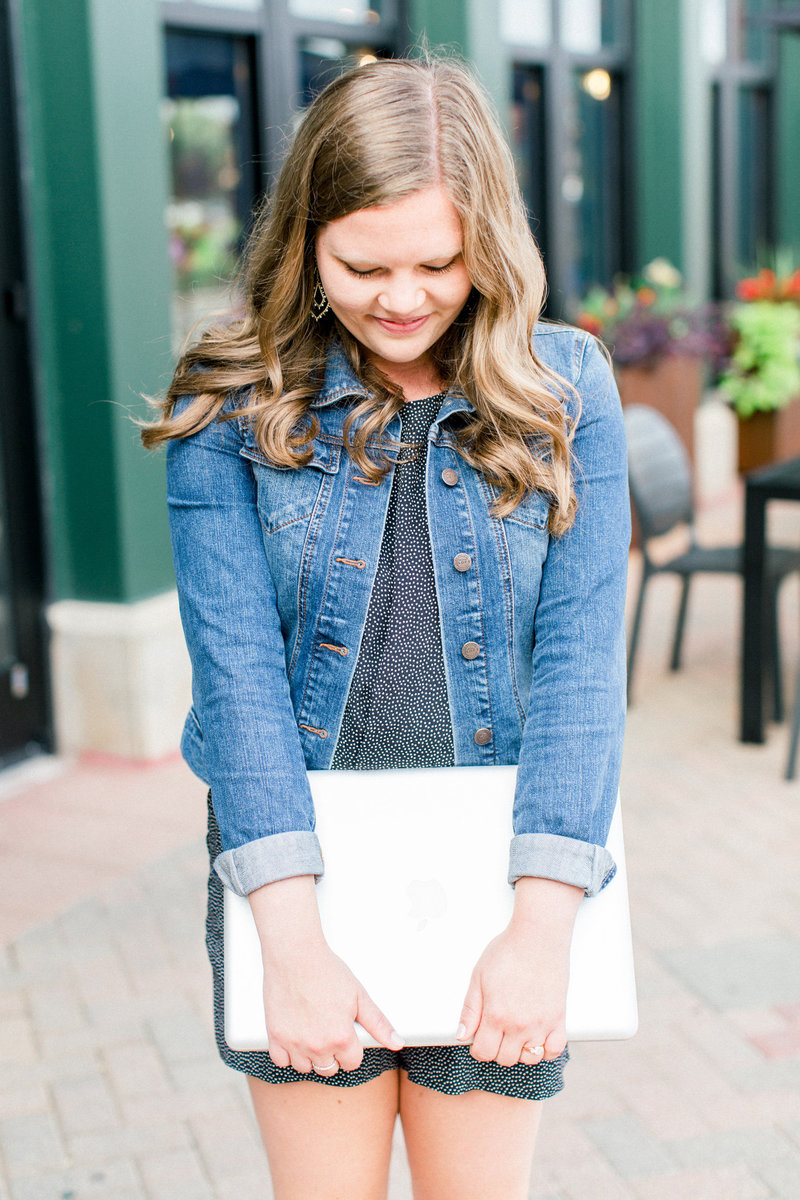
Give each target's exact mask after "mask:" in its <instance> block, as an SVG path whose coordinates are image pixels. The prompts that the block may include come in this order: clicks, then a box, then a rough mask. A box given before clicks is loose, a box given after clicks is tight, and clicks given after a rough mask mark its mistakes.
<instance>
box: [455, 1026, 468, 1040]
mask: <svg viewBox="0 0 800 1200" xmlns="http://www.w3.org/2000/svg"><path fill="white" fill-rule="evenodd" d="M466 1035H467V1027H466V1025H465V1024H464V1022H463V1021H462V1022H461V1024H460V1025H459V1027H458V1029H457V1030H456V1037H457V1038H458V1039H459V1041H460V1040H461V1039H462V1038H464V1037H466Z"/></svg>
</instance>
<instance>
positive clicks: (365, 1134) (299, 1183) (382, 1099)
mask: <svg viewBox="0 0 800 1200" xmlns="http://www.w3.org/2000/svg"><path fill="white" fill-rule="evenodd" d="M399 1074H400V1072H399V1071H384V1072H383V1074H382V1075H379V1076H378V1077H377V1079H371V1080H369V1082H368V1083H361V1084H359V1085H358V1086H357V1087H349V1088H347V1087H330V1086H327V1085H326V1084H324V1083H314V1082H313V1081H312V1080H308V1081H306V1080H303V1081H302V1082H300V1081H298V1082H297V1083H265V1082H264V1081H263V1080H261V1079H253V1078H251V1077H249V1076H248V1080H247V1082H248V1083H249V1084H250V1094H251V1096H252V1097H253V1107H254V1108H255V1113H256V1119H257V1120H258V1125H259V1128H260V1130H261V1136H262V1138H263V1139H264V1145H265V1147H266V1150H267V1158H268V1159H269V1166H270V1172H271V1174H272V1186H273V1188H274V1190H275V1200H310V1198H311V1197H313V1198H314V1200H385V1198H386V1192H387V1188H388V1178H389V1158H390V1155H391V1150H392V1134H393V1133H394V1123H395V1118H396V1116H397V1105H398V1082H399V1080H398V1077H399Z"/></svg>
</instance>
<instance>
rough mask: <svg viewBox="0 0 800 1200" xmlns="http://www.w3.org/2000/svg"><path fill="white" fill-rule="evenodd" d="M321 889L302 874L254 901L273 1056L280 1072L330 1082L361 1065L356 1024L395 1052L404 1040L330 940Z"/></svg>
mask: <svg viewBox="0 0 800 1200" xmlns="http://www.w3.org/2000/svg"><path fill="white" fill-rule="evenodd" d="M314 887H315V885H314V878H313V876H311V875H302V876H295V877H292V878H290V879H281V880H278V881H277V882H276V883H270V884H267V885H266V886H265V887H262V888H259V889H258V890H257V891H255V892H251V893H250V896H249V897H248V899H249V900H250V905H251V908H252V909H253V915H254V917H255V921H256V926H257V928H258V933H259V938H260V941H261V956H262V959H263V963H264V1012H265V1016H266V1022H267V1035H268V1037H269V1055H270V1058H271V1059H272V1061H273V1062H274V1063H275V1065H276V1066H277V1067H288V1066H291V1067H293V1068H294V1069H295V1071H299V1072H300V1073H301V1074H304V1075H307V1074H308V1073H309V1072H311V1071H314V1070H316V1072H317V1074H320V1075H324V1076H330V1075H334V1074H335V1073H336V1071H337V1070H338V1069H339V1068H340V1067H341V1069H342V1070H343V1071H355V1070H356V1069H357V1068H358V1067H359V1066H360V1065H361V1060H362V1058H363V1054H364V1051H363V1048H362V1046H361V1043H360V1042H359V1040H358V1037H357V1036H356V1031H355V1027H354V1024H353V1023H354V1021H358V1023H359V1025H361V1026H362V1027H363V1028H364V1029H365V1030H366V1031H367V1033H369V1034H371V1035H372V1037H373V1038H374V1039H375V1041H376V1042H378V1043H379V1044H380V1045H382V1046H386V1048H387V1049H389V1050H400V1049H401V1048H402V1046H403V1041H402V1038H401V1037H400V1036H399V1034H397V1033H396V1032H395V1030H394V1029H393V1028H392V1025H391V1022H390V1021H389V1019H388V1018H387V1017H386V1016H385V1014H384V1013H382V1012H381V1010H380V1009H379V1008H378V1006H377V1005H376V1004H375V1003H374V1001H373V1000H372V999H371V998H370V996H369V995H368V994H367V992H366V991H365V989H364V987H363V986H362V984H361V983H360V982H359V981H358V979H356V977H355V975H354V974H353V972H352V971H351V970H350V968H349V967H348V966H347V965H346V963H344V962H342V960H341V959H340V958H339V957H338V956H337V955H336V954H334V953H333V951H332V950H331V948H330V946H328V944H327V942H326V941H325V938H324V936H323V933H322V927H321V925H320V921H319V911H318V909H317V901H316V895H315V892H314Z"/></svg>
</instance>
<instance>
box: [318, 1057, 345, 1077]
mask: <svg viewBox="0 0 800 1200" xmlns="http://www.w3.org/2000/svg"><path fill="white" fill-rule="evenodd" d="M311 1070H312V1071H313V1072H314V1074H315V1075H322V1076H323V1077H324V1078H325V1079H331V1078H332V1077H333V1076H334V1075H337V1074H338V1072H339V1064H338V1062H337V1061H336V1059H335V1058H326V1059H325V1060H324V1061H323V1060H322V1059H320V1060H319V1061H317V1060H315V1059H312V1060H311Z"/></svg>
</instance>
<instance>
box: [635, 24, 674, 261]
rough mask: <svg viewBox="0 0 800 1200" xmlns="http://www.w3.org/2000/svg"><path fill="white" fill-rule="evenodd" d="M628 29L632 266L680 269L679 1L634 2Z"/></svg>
mask: <svg viewBox="0 0 800 1200" xmlns="http://www.w3.org/2000/svg"><path fill="white" fill-rule="evenodd" d="M634 16H635V20H634V27H633V35H634V48H633V61H634V63H635V65H636V77H635V84H634V129H633V143H634V162H635V163H636V212H637V227H636V247H637V266H641V265H643V264H644V263H646V262H649V261H650V260H651V259H652V258H655V257H656V256H657V255H661V256H663V257H665V258H668V259H669V260H670V261H671V262H672V263H674V264H675V266H676V267H679V268H680V269H683V266H684V263H683V238H682V220H683V206H682V183H681V181H682V171H681V3H680V0H658V3H654V2H653V0H636V3H635V14H634Z"/></svg>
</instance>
